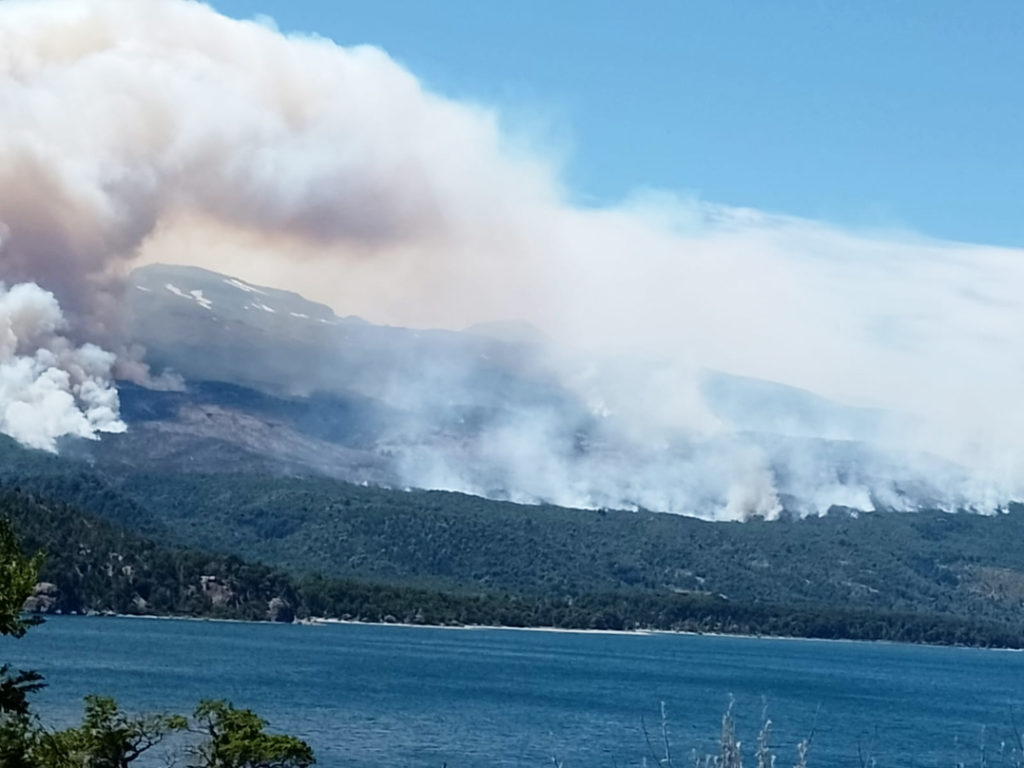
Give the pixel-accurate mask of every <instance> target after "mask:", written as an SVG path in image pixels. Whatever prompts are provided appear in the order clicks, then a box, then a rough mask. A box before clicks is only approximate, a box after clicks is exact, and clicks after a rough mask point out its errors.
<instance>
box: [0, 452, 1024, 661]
mask: <svg viewBox="0 0 1024 768" xmlns="http://www.w3.org/2000/svg"><path fill="white" fill-rule="evenodd" d="M0 459H2V462H0V489H6V491H5V492H4V493H3V495H2V497H0V499H2V504H3V509H4V514H5V515H6V516H8V517H10V518H11V520H12V522H13V523H14V525H15V527H16V528H17V529H18V530H19V532H20V533H21V535H22V537H23V540H24V542H25V545H26V547H27V548H29V549H31V550H36V549H41V550H44V551H46V552H47V553H48V555H47V559H46V561H45V562H44V565H43V575H42V578H43V580H44V581H46V582H49V583H51V584H53V585H54V588H53V590H52V593H53V594H45V593H42V594H40V595H39V596H38V597H39V598H40V600H41V601H42V602H43V603H47V602H49V603H51V605H50V607H51V608H56V609H59V610H62V611H64V612H69V611H75V612H83V611H105V610H107V611H115V612H119V613H157V614H184V615H202V616H217V617H224V618H253V619H258V618H266V617H268V616H270V615H272V614H273V615H276V616H278V617H283V618H287V617H290V616H291V615H292V614H294V615H296V616H298V617H306V616H325V617H337V618H351V619H356V620H368V621H403V622H414V623H415V622H419V623H431V624H503V625H512V626H536V625H544V626H555V627H566V628H607V629H632V628H652V629H685V630H692V631H703V632H743V633H755V634H756V633H764V634H787V635H802V636H815V637H863V638H874V639H899V640H911V641H927V642H960V643H973V644H997V645H1018V644H1019V641H1018V636H1019V635H1020V634H1021V633H1022V630H1024V627H1022V624H1021V622H1020V619H1019V615H1020V609H1021V607H1022V605H1024V552H1022V551H1021V549H1020V548H1019V547H1018V546H1017V545H1016V542H1018V541H1020V540H1021V538H1022V536H1024V509H1021V508H1019V507H1015V508H1013V509H1011V511H1010V512H1009V513H1007V514H1002V515H998V516H994V517H983V516H977V515H968V514H946V513H941V512H934V513H927V512H926V513H915V514H905V515H901V514H891V513H890V514H860V515H852V514H850V513H847V512H844V511H842V510H835V511H833V512H832V513H831V514H829V515H827V516H825V517H822V518H810V519H805V520H789V521H785V520H784V521H774V522H766V521H763V520H753V521H750V522H747V523H708V522H703V521H700V520H696V519H693V518H687V517H680V516H673V515H663V514H655V513H649V512H643V511H641V512H626V511H613V510H604V511H592V510H573V509H563V508H558V507H551V506H521V505H516V504H509V503H502V502H494V501H488V500H486V499H481V498H477V497H472V496H465V495H461V494H454V493H443V492H430V491H412V492H405V491H395V490H387V489H380V488H370V487H362V486H355V485H350V484H346V483H342V482H338V481H334V480H327V479H323V478H317V477H272V476H268V475H256V474H208V475H204V474H181V473H165V474H153V473H127V474H122V475H118V476H113V475H104V474H102V473H101V472H99V471H97V470H95V469H94V468H91V467H89V466H87V465H84V464H81V463H78V462H74V461H69V460H66V459H62V458H58V457H55V456H52V455H49V454H44V453H39V452H34V451H26V450H24V449H21V448H19V447H17V446H16V445H14V444H13V443H12V442H10V441H0ZM156 541H159V542H160V546H157V545H156V544H155V543H154V542H156ZM210 542H216V552H213V553H210V552H208V551H204V550H209V549H210ZM261 563H266V565H263V564H261ZM272 601H273V603H274V606H273V609H272V608H271V602H272Z"/></svg>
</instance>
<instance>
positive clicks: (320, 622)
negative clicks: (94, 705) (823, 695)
mask: <svg viewBox="0 0 1024 768" xmlns="http://www.w3.org/2000/svg"><path fill="white" fill-rule="evenodd" d="M50 616H51V617H57V618H62V619H64V618H70V619H144V620H150V621H191V622H216V623H222V624H254V625H273V626H285V627H289V626H290V627H311V628H312V627H328V626H358V627H397V628H402V629H450V630H461V631H481V630H490V631H494V630H498V631H502V632H544V633H548V634H561V635H606V636H619V637H656V636H668V637H711V638H736V639H740V640H767V641H772V640H777V641H786V642H788V641H792V640H799V641H805V642H818V643H866V644H871V645H899V646H907V647H910V648H949V649H963V650H975V651H1002V652H1008V653H1022V652H1024V648H1010V647H986V646H981V645H954V644H944V643H909V642H900V641H898V640H862V639H857V638H850V637H806V636H801V635H752V634H741V633H736V634H732V633H727V632H693V631H688V630H671V629H582V628H579V629H574V628H565V627H510V626H502V625H491V624H410V623H406V622H385V621H356V620H354V619H335V618H324V617H311V618H308V619H297V620H295V621H292V622H273V621H266V620H260V619H225V618H218V617H212V616H172V615H168V616H160V615H156V614H132V613H101V614H94V615H88V614H50ZM43 619H44V621H45V619H46V617H45V616H44V617H43Z"/></svg>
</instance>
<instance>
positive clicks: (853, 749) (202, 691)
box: [0, 617, 1024, 768]
mask: <svg viewBox="0 0 1024 768" xmlns="http://www.w3.org/2000/svg"><path fill="white" fill-rule="evenodd" d="M0 659H3V660H9V661H10V662H12V663H13V664H14V665H15V666H16V667H22V668H33V669H37V670H39V671H41V672H43V673H44V674H45V676H46V678H47V680H48V682H49V687H48V688H47V689H46V690H45V691H44V692H43V693H42V694H40V695H38V696H37V697H36V704H37V708H38V709H39V710H40V711H41V712H42V713H43V715H44V717H45V718H46V719H47V721H48V722H51V723H53V724H69V723H71V722H74V721H75V720H76V719H77V718H78V717H79V715H80V710H81V706H80V701H81V697H82V696H83V695H85V694H86V693H89V692H97V693H102V694H108V695H112V696H115V697H116V698H117V699H118V701H119V702H120V703H121V704H122V706H123V707H124V708H126V709H129V710H133V711H143V710H146V711H149V710H175V711H189V710H191V709H192V707H193V706H194V704H195V702H196V701H197V700H199V699H201V698H226V699H229V700H231V701H232V702H233V703H234V704H235V705H236V706H243V707H248V708H251V709H254V710H255V711H257V712H258V713H259V714H261V715H262V716H263V717H265V718H266V719H268V720H269V721H270V722H271V727H272V730H280V731H284V732H288V733H292V734H295V735H297V736H301V737H302V738H304V739H306V740H307V741H309V742H310V743H311V744H312V745H313V747H314V748H315V750H316V752H317V756H318V758H319V763H318V764H319V765H322V766H327V767H328V768H330V767H332V766H359V767H361V766H373V768H380V766H383V765H388V766H414V767H418V766H433V768H439V766H441V765H443V764H445V763H447V764H448V765H449V766H451V767H452V768H455V767H456V766H551V765H552V759H553V758H554V760H556V761H558V762H561V763H564V764H565V766H566V768H572V766H588V767H591V766H607V767H608V768H612V766H638V765H641V764H642V762H643V760H644V758H645V757H646V759H647V763H648V764H649V765H653V764H654V758H653V757H652V756H651V750H649V749H648V747H647V746H646V744H645V739H644V734H643V727H642V725H641V723H642V722H645V723H646V728H647V730H648V731H649V733H650V736H651V739H652V741H653V742H654V747H655V749H656V750H657V751H658V752H659V754H660V753H661V750H662V747H661V736H660V729H661V719H660V706H661V702H664V704H665V709H666V712H667V716H668V718H667V723H668V732H669V737H670V744H671V746H672V751H673V756H674V758H675V764H676V765H677V766H680V767H681V766H683V765H685V764H688V761H687V760H686V759H685V758H686V757H687V756H688V755H689V754H690V752H691V750H692V749H694V748H696V749H698V750H699V751H701V752H702V753H703V752H711V751H714V749H715V747H716V744H717V736H718V733H719V731H720V728H721V717H722V713H723V712H724V711H725V709H726V707H727V706H728V702H729V700H730V696H731V697H734V699H735V707H734V712H735V715H736V718H737V721H738V727H739V731H740V737H741V739H742V740H743V742H744V744H745V745H746V746H745V749H744V752H745V756H747V763H748V764H750V765H753V764H754V763H753V760H751V759H750V757H749V755H750V746H752V745H753V743H754V740H755V739H756V735H757V731H758V729H759V726H760V722H761V717H762V710H763V708H764V707H767V712H768V716H769V717H770V718H771V720H772V721H773V724H774V725H773V737H772V741H773V743H774V744H775V745H776V746H777V747H778V753H779V756H780V761H779V766H780V768H781V766H785V765H792V764H793V762H794V761H795V749H794V745H795V743H796V742H797V741H798V740H799V739H801V738H803V737H804V736H806V735H807V734H808V733H809V732H810V731H811V730H812V729H813V731H814V737H813V743H812V746H811V752H810V761H809V764H810V765H811V766H812V768H814V766H829V767H831V766H844V765H845V766H857V765H859V762H858V744H859V745H860V750H861V751H862V753H863V754H864V756H865V758H874V759H875V760H876V762H877V765H878V766H944V767H945V768H949V767H950V766H953V765H954V764H955V762H957V761H963V762H966V763H967V764H977V762H978V758H979V749H980V745H981V744H982V741H983V740H984V742H985V743H987V748H988V751H989V755H990V757H991V756H993V755H996V757H995V758H994V759H993V760H992V762H993V764H994V765H998V764H999V758H998V756H997V755H998V752H999V744H1000V741H1003V740H1006V741H1007V742H1008V743H1009V741H1010V740H1012V739H1013V728H1012V720H1013V719H1014V713H1015V712H1017V710H1018V709H1019V707H1020V704H1021V702H1024V654H1020V653H1012V652H1002V651H985V650H972V649H963V648H929V647H922V646H906V645H894V644H882V643H844V642H827V641H810V640H780V639H762V638H735V637H710V636H692V635H670V634H653V635H611V634H570V633H554V632H529V631H516V630H499V629H437V628H419V627H397V626H371V625H351V624H346V625H338V624H334V625H327V626H298V625H272V624H247V623H228V622H203V621H183V620H155V619H121V618H84V617H83V618H75V617H57V618H52V619H50V620H48V621H47V623H46V624H44V625H43V626H40V627H36V628H34V629H32V630H31V631H30V632H29V634H28V635H26V637H25V638H23V639H21V640H12V639H9V638H7V639H4V640H2V641H0ZM1021 720H1024V716H1022V717H1021ZM983 731H984V734H983Z"/></svg>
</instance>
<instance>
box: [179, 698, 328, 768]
mask: <svg viewBox="0 0 1024 768" xmlns="http://www.w3.org/2000/svg"><path fill="white" fill-rule="evenodd" d="M195 718H196V723H197V726H198V728H199V731H200V732H201V733H203V734H204V735H205V736H206V741H205V742H203V743H202V744H200V745H199V746H198V747H196V748H195V756H196V757H197V759H198V760H199V762H198V763H195V764H193V767H192V768H306V767H307V766H310V765H313V763H315V762H316V760H315V759H314V757H313V750H312V749H311V748H310V746H309V745H308V744H306V742H304V741H302V740H300V739H297V738H295V737H294V736H283V735H278V734H269V733H266V732H265V731H264V730H263V729H264V728H266V726H267V722H266V721H265V720H263V719H262V718H261V717H259V716H258V715H256V714H255V713H253V712H251V711H249V710H248V709H235V708H234V707H233V706H231V704H230V703H228V702H226V701H202V702H200V704H199V706H198V707H197V708H196V712H195Z"/></svg>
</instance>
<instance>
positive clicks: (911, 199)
mask: <svg viewBox="0 0 1024 768" xmlns="http://www.w3.org/2000/svg"><path fill="white" fill-rule="evenodd" d="M214 4H215V6H216V7H217V8H218V9H219V10H221V11H222V12H225V13H227V14H229V15H232V16H235V17H239V18H249V17H252V16H253V15H256V14H267V15H269V16H271V17H273V18H274V19H275V20H276V21H277V22H278V24H279V25H280V27H281V28H282V30H285V31H315V32H317V33H319V34H322V35H325V36H328V37H331V38H332V39H334V40H336V41H337V42H339V43H342V44H346V45H347V44H354V43H372V44H375V45H378V46H380V47H382V48H384V49H385V50H387V51H388V53H390V54H391V55H392V56H393V57H394V58H396V59H398V60H399V61H401V62H402V63H404V64H405V65H407V66H408V68H409V69H410V70H412V71H413V72H414V73H415V74H417V75H418V76H419V77H421V78H422V79H423V81H424V82H425V83H426V84H427V85H428V87H430V88H432V89H434V90H436V91H439V92H441V93H444V94H446V95H449V96H454V97H459V98H469V99H473V100H476V101H480V102H484V103H487V104H491V105H495V106H497V107H499V108H500V109H501V111H502V112H503V114H504V115H505V116H506V119H507V121H508V123H509V124H510V126H511V127H512V128H513V129H514V130H516V131H519V132H521V133H524V134H526V135H527V136H531V137H533V138H534V139H539V140H540V141H541V142H542V143H543V144H546V145H547V146H548V147H549V148H551V149H552V150H553V151H554V153H555V154H556V155H557V156H559V157H560V158H562V159H563V161H564V178H565V180H566V182H567V186H568V187H569V190H570V192H571V194H572V195H573V196H574V198H575V199H576V200H577V201H580V202H584V203H587V202H592V203H596V204H601V203H605V202H612V201H616V200H619V199H621V198H622V197H624V196H627V195H628V194H629V193H630V192H631V191H632V190H635V189H637V188H645V187H656V188H667V189H672V190H676V191H679V192H683V193H692V194H695V195H697V196H699V197H701V198H703V199H706V200H709V201H713V202H717V203H724V204H729V205H737V206H750V207H755V208H760V209H764V210H767V211H772V212H778V213H788V214H795V215H800V216H806V217H810V218H816V219H824V220H827V221H830V222H834V223H838V224H842V225H848V226H854V227H863V228H876V227H881V228H890V227H894V228H900V227H907V228H911V229H914V230H917V231H920V232H922V233H924V234H927V235H931V236H935V237H942V238H952V239H959V240H967V241H974V242H983V243H992V244H1003V245H1015V246H1019V245H1024V215H1022V212H1024V45H1021V44H1020V31H1021V30H1022V29H1024V3H1021V2H1017V1H1016V0H1005V1H1004V2H1001V1H1000V0H989V1H988V2H986V3H983V4H972V3H965V2H942V1H941V0H929V1H928V2H875V1H873V0H869V1H867V2H855V3H838V2H832V3H828V2H810V1H800V2H797V1H795V0H783V1H781V2H753V1H751V2H732V1H730V0H699V1H696V2H682V1H681V0H676V1H674V2H673V1H671V0H645V2H640V3H626V2H621V1H617V2H609V1H607V0H603V1H602V0H595V1H594V2H588V3H582V2H564V1H563V2H554V3H553V2H542V1H541V0H517V1H516V2H505V3H499V2H480V0H445V1H444V2H424V1H422V0H420V1H417V0H376V2H348V1H346V0H340V1H338V0H332V1H331V2H321V1H316V0H215V2H214Z"/></svg>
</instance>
